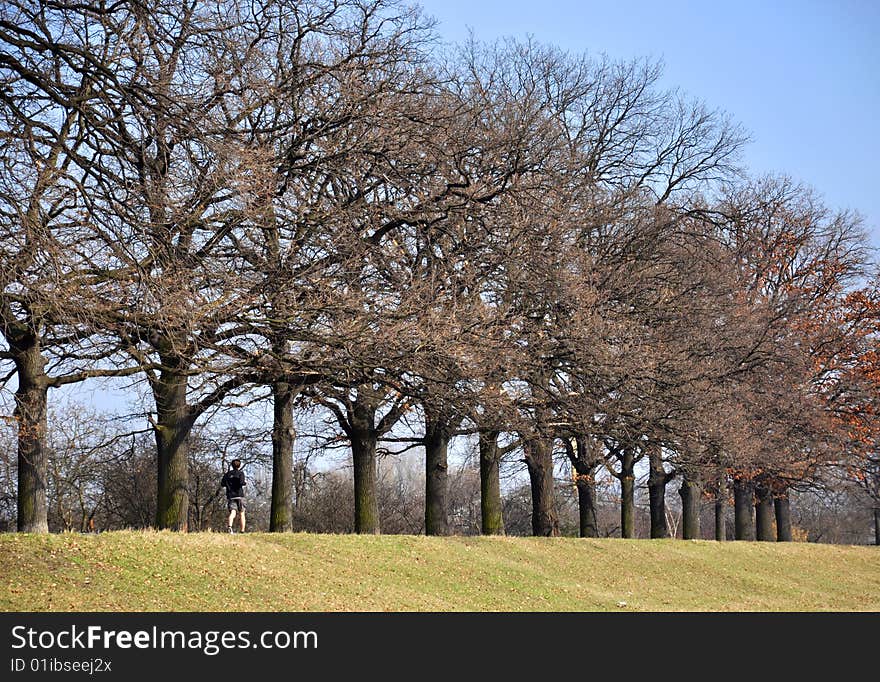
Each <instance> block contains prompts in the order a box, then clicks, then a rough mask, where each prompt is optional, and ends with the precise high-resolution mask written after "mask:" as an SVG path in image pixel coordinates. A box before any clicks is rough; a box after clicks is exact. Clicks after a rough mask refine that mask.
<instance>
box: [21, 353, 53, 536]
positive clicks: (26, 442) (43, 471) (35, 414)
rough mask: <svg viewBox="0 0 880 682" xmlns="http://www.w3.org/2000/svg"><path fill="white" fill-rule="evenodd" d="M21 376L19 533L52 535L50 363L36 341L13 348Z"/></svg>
mask: <svg viewBox="0 0 880 682" xmlns="http://www.w3.org/2000/svg"><path fill="white" fill-rule="evenodd" d="M12 350H13V353H14V354H15V367H16V372H17V375H18V390H17V391H16V392H15V420H16V422H17V424H18V531H19V532H20V533H48V532H49V522H48V506H47V502H46V482H47V480H48V474H49V455H48V452H47V450H46V431H47V417H46V413H47V406H48V397H49V396H48V393H49V383H48V378H47V377H46V374H45V366H46V360H45V358H43V356H42V354H41V353H40V345H39V342H38V341H36V340H32V341H31V342H30V343H29V344H28V345H27V346H25V347H24V348H12Z"/></svg>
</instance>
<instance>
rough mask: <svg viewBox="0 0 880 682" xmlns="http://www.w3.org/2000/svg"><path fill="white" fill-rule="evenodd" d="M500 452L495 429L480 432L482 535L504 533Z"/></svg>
mask: <svg viewBox="0 0 880 682" xmlns="http://www.w3.org/2000/svg"><path fill="white" fill-rule="evenodd" d="M500 464H501V453H500V450H499V448H498V432H497V431H481V432H480V530H481V532H482V533H483V535H504V518H503V516H502V512H501V509H502V507H501V476H500Z"/></svg>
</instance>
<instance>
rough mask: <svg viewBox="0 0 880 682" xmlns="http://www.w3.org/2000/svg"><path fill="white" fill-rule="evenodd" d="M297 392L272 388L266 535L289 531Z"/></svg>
mask: <svg viewBox="0 0 880 682" xmlns="http://www.w3.org/2000/svg"><path fill="white" fill-rule="evenodd" d="M296 394H297V391H296V389H295V388H293V387H292V386H291V385H290V384H288V383H286V382H281V381H279V382H277V383H275V384H273V385H272V398H273V401H274V414H273V420H272V504H271V508H270V510H269V532H271V533H282V532H285V531H291V530H293V443H294V438H295V437H296V432H295V431H294V428H293V401H294V399H295V398H296Z"/></svg>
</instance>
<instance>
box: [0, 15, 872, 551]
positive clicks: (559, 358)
mask: <svg viewBox="0 0 880 682" xmlns="http://www.w3.org/2000/svg"><path fill="white" fill-rule="evenodd" d="M0 43H2V50H0V143H2V147H3V154H2V160H0V164H2V165H0V235H2V242H0V244H2V245H0V332H2V338H3V341H4V345H3V346H0V362H5V363H6V365H7V366H8V367H9V368H10V370H9V374H8V376H7V377H6V379H5V380H4V381H5V383H6V384H7V385H9V386H10V387H14V388H11V390H14V391H15V411H14V414H13V415H12V417H13V418H14V420H15V423H16V425H17V433H18V446H17V447H18V486H17V504H18V528H19V530H21V531H30V532H45V531H46V530H47V528H48V526H47V483H46V481H47V471H48V466H49V462H48V454H47V448H46V429H47V416H46V415H47V408H48V404H49V393H50V389H53V388H58V387H61V386H66V385H70V384H74V383H78V382H82V381H85V380H88V379H91V378H95V377H132V379H133V380H137V379H143V380H144V381H145V382H146V384H147V385H148V386H149V391H150V394H151V396H152V399H153V405H152V407H151V409H150V413H151V416H150V419H151V426H152V431H153V433H154V436H155V441H156V452H157V511H156V519H155V524H156V526H157V527H159V528H170V529H176V530H186V529H187V524H188V518H189V507H190V499H189V492H188V491H189V489H190V486H189V477H190V473H191V472H190V471H189V465H188V461H189V460H188V456H187V450H188V444H189V439H190V434H191V432H192V429H193V427H194V425H195V424H196V422H197V421H198V420H199V419H200V418H202V417H203V416H204V415H206V413H208V411H209V410H212V408H215V407H217V406H220V405H224V404H229V402H230V401H235V400H238V401H239V402H241V401H242V400H251V399H255V398H256V397H266V398H267V399H270V400H271V401H272V403H273V406H274V409H273V414H274V417H273V424H272V427H271V438H272V452H273V461H272V503H271V515H270V518H271V521H270V528H271V530H273V531H285V530H290V529H292V527H293V517H292V491H293V487H294V474H295V472H294V468H293V457H292V452H293V446H294V439H295V436H296V433H295V428H294V424H295V421H294V411H295V410H296V409H300V408H307V407H309V406H321V407H322V408H324V409H326V410H329V412H330V413H331V414H332V415H333V416H334V418H335V420H336V421H337V423H338V427H339V431H340V434H341V436H343V437H344V438H345V439H346V441H347V443H348V445H349V446H350V450H351V457H352V465H353V473H354V501H353V503H354V509H355V513H354V528H355V530H356V531H357V532H361V533H378V532H379V530H380V523H379V511H378V502H377V492H376V490H377V485H376V452H377V447H378V446H379V444H380V443H384V444H386V445H387V444H388V443H390V442H398V443H400V445H402V446H416V445H417V446H419V447H422V448H424V452H425V460H426V470H425V524H424V527H425V532H426V533H429V534H439V535H442V534H445V533H447V532H449V521H448V513H449V500H448V463H447V453H448V449H449V445H450V442H451V440H452V439H453V438H455V437H456V436H458V435H463V434H466V433H471V434H478V437H479V448H480V475H481V519H482V530H483V532H484V533H499V532H503V528H504V526H503V519H502V510H501V494H500V484H499V461H500V457H502V456H503V455H504V454H505V453H507V452H511V451H513V450H515V449H517V450H519V451H521V452H522V458H523V459H524V461H525V463H526V465H527V468H528V473H529V477H530V481H531V499H532V528H533V532H534V533H535V534H536V535H553V534H556V533H558V519H557V513H556V510H555V505H554V477H553V451H554V447H559V446H560V445H561V446H562V447H564V448H565V451H566V453H567V454H568V457H569V458H570V461H571V464H572V466H573V467H574V468H575V469H576V471H577V485H578V490H579V492H580V495H579V501H580V504H581V532H582V534H584V535H592V534H595V520H594V518H595V512H594V510H593V509H592V507H591V505H593V504H594V500H595V491H594V490H593V486H594V481H595V476H596V472H597V470H598V468H599V467H604V468H605V469H607V470H611V471H613V473H614V476H615V477H617V478H618V479H619V481H620V486H621V490H622V498H623V503H622V514H621V522H622V524H621V525H622V534H623V535H624V536H625V537H626V536H631V535H632V532H633V531H632V527H633V526H632V524H633V521H632V519H633V511H632V510H633V503H632V499H633V481H634V467H635V466H636V464H637V463H638V462H639V461H640V460H642V459H646V460H647V461H648V462H649V463H650V471H651V481H650V490H651V500H652V519H653V518H654V517H655V516H656V523H657V530H656V532H657V533H658V534H661V535H662V536H665V535H666V532H665V530H664V525H665V514H664V513H663V505H664V495H665V490H666V486H667V484H668V483H669V482H670V480H671V479H672V478H673V477H675V476H677V477H679V478H680V479H681V481H682V486H681V491H682V498H683V505H684V510H685V514H684V527H685V536H686V537H688V536H691V537H695V536H696V533H697V532H698V531H697V530H695V524H696V523H697V520H696V518H697V517H695V512H694V511H693V510H695V509H696V508H697V502H698V500H699V498H700V495H701V494H702V491H706V490H716V489H717V491H718V492H717V496H718V499H719V500H720V501H724V500H726V499H727V495H726V490H727V487H728V484H730V486H732V488H733V492H734V494H735V499H736V505H735V506H736V509H737V510H739V511H738V515H737V518H738V519H740V518H741V519H742V522H741V523H740V521H737V537H749V536H750V531H749V522H748V521H747V519H748V518H751V514H747V513H746V510H747V509H751V508H752V507H753V504H756V505H757V506H756V508H757V510H758V511H757V516H756V519H755V523H756V525H757V535H758V537H763V536H764V535H765V534H766V533H765V530H764V529H766V528H769V525H768V524H769V518H770V517H769V514H770V511H772V509H773V505H774V500H775V502H776V504H777V510H779V511H778V512H777V513H778V514H781V516H779V518H780V519H783V520H784V518H785V508H786V507H785V500H786V491H787V490H788V488H789V487H790V486H791V485H793V484H796V483H798V482H801V481H804V480H809V479H810V477H811V476H813V475H814V474H815V472H816V471H817V470H818V469H820V468H822V467H825V466H828V465H834V466H840V465H841V462H842V461H843V460H844V458H846V457H850V456H857V455H854V454H853V453H854V452H856V451H858V452H859V453H861V452H863V451H867V450H870V448H868V446H867V444H866V441H865V439H862V440H859V439H858V438H853V433H852V431H853V428H852V427H853V423H852V422H853V419H854V415H855V413H856V412H857V413H858V415H857V416H858V417H859V418H861V417H862V416H863V415H864V414H866V413H867V410H866V409H865V403H864V397H865V395H866V394H868V393H870V391H868V392H867V393H866V389H865V388H864V385H863V384H858V383H857V382H855V381H854V380H852V381H851V380H850V377H849V375H850V374H851V373H852V372H851V371H850V370H851V369H852V368H853V367H854V366H855V365H856V358H858V357H861V355H860V354H862V355H863V354H864V353H865V352H867V351H866V348H868V347H869V345H870V342H871V338H872V337H871V335H870V334H869V333H867V332H866V329H868V328H869V325H868V321H871V320H874V319H876V314H875V312H874V308H873V307H872V305H867V304H865V301H869V302H870V301H873V300H874V296H873V293H872V292H873V291H874V290H873V289H871V288H870V287H867V285H865V284H864V281H863V277H864V275H865V274H866V273H867V271H868V266H869V263H868V260H867V254H866V247H865V237H864V235H863V233H862V230H861V228H860V224H859V220H858V218H857V217H856V216H854V215H851V214H849V213H840V212H833V211H831V210H829V209H827V208H826V207H825V206H823V205H822V203H821V201H819V199H818V198H817V197H816V196H815V195H814V194H813V193H812V192H811V191H809V190H807V189H805V188H803V187H801V186H799V185H797V184H795V183H794V182H792V181H791V180H789V179H787V178H784V177H782V178H763V179H749V178H748V177H747V175H746V173H745V171H744V169H742V168H741V167H740V166H739V165H738V158H739V152H740V150H741V149H742V147H743V145H744V144H745V142H746V137H745V135H744V133H743V132H742V131H741V130H740V129H739V128H738V127H737V126H736V125H734V124H733V123H731V122H730V121H729V120H728V119H727V117H726V116H724V115H723V114H722V113H720V112H717V111H713V110H711V109H709V108H707V107H706V106H705V105H704V104H702V103H700V102H697V101H693V100H691V99H688V98H687V97H685V96H683V95H681V94H680V93H678V92H676V91H668V90H665V89H663V88H662V87H661V86H660V83H659V77H660V71H659V69H658V68H657V66H655V65H653V64H651V63H649V62H645V61H638V60H636V61H632V62H613V61H609V60H607V59H593V58H589V57H586V56H572V55H568V54H565V53H562V52H560V51H558V50H556V49H553V48H551V47H546V46H542V45H539V44H535V43H532V42H525V43H518V42H513V41H509V42H502V43H499V44H496V45H483V44H480V43H478V42H476V41H472V42H470V43H468V44H466V45H463V46H460V47H457V48H455V49H450V48H444V47H442V46H441V45H439V43H438V41H437V40H436V37H435V35H434V33H433V32H432V26H431V22H430V21H429V20H428V19H427V18H426V17H424V16H423V15H422V14H421V13H420V12H419V11H418V10H417V9H414V8H411V7H408V6H406V5H402V4H398V3H397V2H395V1H394V0H309V1H308V2H296V1H294V0H258V1H257V2H241V1H239V0H213V1H212V2H196V1H195V0H147V1H146V2H128V1H125V0H123V1H122V2H117V3H111V4H107V3H103V2H76V3H72V2H67V1H66V0H53V1H51V2H46V1H44V0H39V1H38V0H13V1H11V2H7V3H5V4H4V5H3V7H2V9H0ZM858 287H863V288H862V289H858ZM865 287H867V288H865ZM859 391H861V392H859ZM856 395H858V399H857V400H856V399H855V398H854V397H853V396H856ZM854 405H857V406H858V408H857V409H855V408H854V407H853V406H854ZM405 417H406V418H408V419H410V420H419V421H420V427H419V429H418V433H417V434H416V435H415V436H412V437H407V436H399V435H396V432H395V431H394V428H395V425H396V424H398V423H399V422H400V420H401V419H403V418H405ZM267 430H268V427H267ZM854 444H856V445H858V447H856V445H854ZM859 461H864V460H863V459H862V460H859ZM741 524H742V526H743V529H742V532H740V530H739V527H740V525H741ZM780 526H781V527H784V526H785V523H784V521H783V522H782V523H780ZM766 532H769V531H766ZM878 532H880V531H878ZM653 534H654V530H653V528H652V535H653Z"/></svg>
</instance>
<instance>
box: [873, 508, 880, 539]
mask: <svg viewBox="0 0 880 682" xmlns="http://www.w3.org/2000/svg"><path fill="white" fill-rule="evenodd" d="M874 544H875V545H877V546H878V547H880V507H874Z"/></svg>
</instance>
